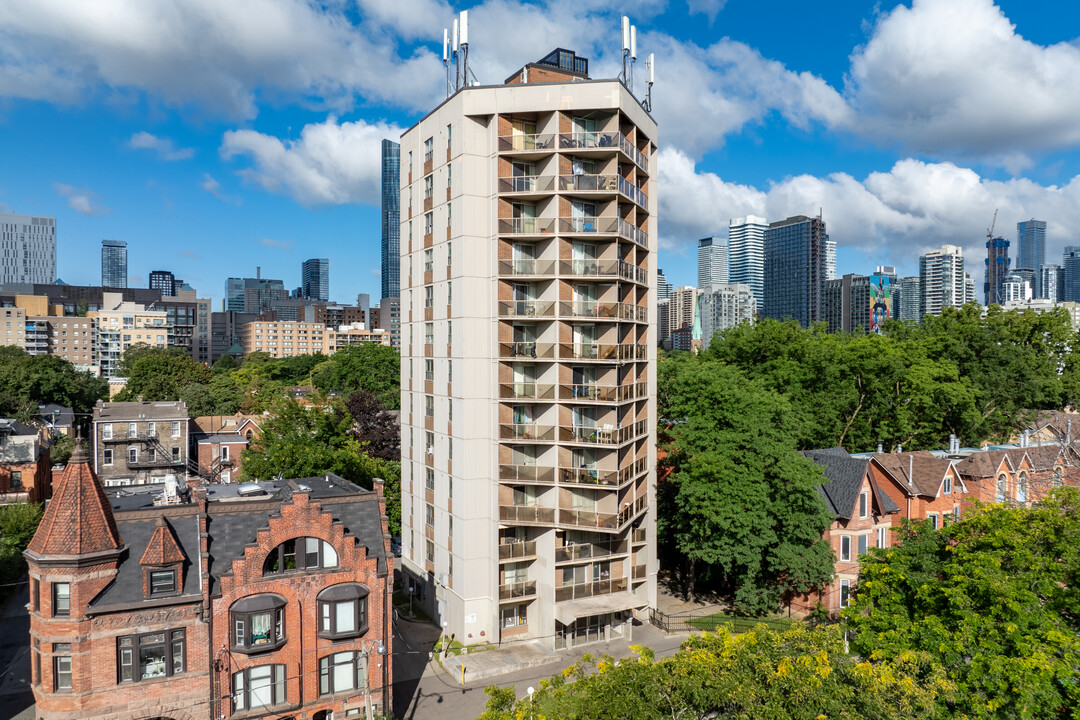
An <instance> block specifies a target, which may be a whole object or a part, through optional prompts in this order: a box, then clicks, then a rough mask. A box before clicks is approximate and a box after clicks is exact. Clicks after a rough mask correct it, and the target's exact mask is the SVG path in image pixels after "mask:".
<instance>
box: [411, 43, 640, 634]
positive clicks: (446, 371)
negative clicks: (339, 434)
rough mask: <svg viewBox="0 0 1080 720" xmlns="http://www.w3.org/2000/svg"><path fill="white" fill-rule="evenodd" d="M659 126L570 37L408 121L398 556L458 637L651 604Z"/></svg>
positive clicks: (541, 630)
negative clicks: (593, 73)
mask: <svg viewBox="0 0 1080 720" xmlns="http://www.w3.org/2000/svg"><path fill="white" fill-rule="evenodd" d="M656 132H657V128H656V123H655V122H654V121H653V119H652V118H651V117H650V116H649V114H648V113H647V112H646V111H645V110H644V109H642V106H641V104H640V103H639V102H638V100H637V99H635V97H634V96H633V95H632V94H631V93H630V92H629V91H628V89H627V88H626V87H625V86H624V85H623V83H621V82H620V81H618V80H591V79H590V78H589V77H588V61H587V60H586V59H585V58H580V57H577V56H575V54H574V53H573V52H570V51H567V50H561V49H560V50H556V51H554V52H553V53H551V54H550V55H549V56H547V57H545V58H544V59H542V60H540V61H538V62H535V63H529V64H528V65H526V66H525V67H524V68H522V69H521V70H520V71H518V72H516V73H515V74H514V75H513V76H512V77H510V78H509V79H508V80H507V81H506V83H505V84H504V85H497V86H471V87H466V88H463V89H461V90H459V91H458V92H456V93H454V94H453V95H452V96H451V97H449V98H447V100H446V101H445V102H443V103H442V104H441V105H440V106H439V107H438V108H436V109H435V110H433V111H432V112H431V113H430V114H428V115H427V116H426V117H425V118H423V119H422V120H421V121H420V122H418V123H417V124H416V125H414V126H413V127H411V128H409V130H408V131H406V132H405V134H404V135H403V136H402V138H401V186H402V190H401V193H402V194H401V315H402V317H401V329H402V333H401V352H402V370H401V372H402V393H401V432H402V438H401V440H402V481H401V482H402V535H403V537H402V555H403V558H402V566H403V568H404V570H405V572H406V573H407V575H408V577H409V582H411V584H412V586H413V588H414V591H415V593H416V600H417V602H420V603H422V605H423V606H425V607H426V608H427V610H428V611H429V612H430V613H432V617H433V618H434V619H435V621H436V622H437V623H438V624H440V625H442V626H443V627H445V628H446V633H447V634H452V635H454V636H455V637H456V638H457V639H459V640H461V641H462V642H464V643H466V644H476V643H487V642H503V643H505V642H508V641H523V640H539V641H541V642H543V643H545V644H546V645H548V646H550V647H554V648H556V649H559V648H564V647H570V646H575V645H581V644H584V643H588V642H594V641H597V640H604V639H611V638H615V637H619V636H623V637H626V636H628V635H629V634H630V632H631V624H630V623H631V619H632V617H634V616H635V615H636V617H637V618H638V619H639V620H641V619H646V616H645V612H646V609H647V608H649V607H651V606H654V605H655V598H656V568H657V564H656V534H655V527H656V522H655V519H656V364H655V353H656V349H655V348H656V337H655V333H656V293H655V288H656V247H657V234H656V195H655V193H654V192H652V189H651V185H652V182H653V181H652V179H653V178H655V177H656V160H655V158H656Z"/></svg>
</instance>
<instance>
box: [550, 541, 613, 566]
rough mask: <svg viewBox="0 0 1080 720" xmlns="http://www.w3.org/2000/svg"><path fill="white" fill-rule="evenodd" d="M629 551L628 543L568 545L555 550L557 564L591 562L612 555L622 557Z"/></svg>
mask: <svg viewBox="0 0 1080 720" xmlns="http://www.w3.org/2000/svg"><path fill="white" fill-rule="evenodd" d="M626 551H627V546H626V542H625V541H624V542H597V543H581V544H580V545H566V546H564V547H557V548H555V562H572V561H575V560H589V559H591V558H602V557H608V556H610V555H620V554H622V553H625V552H626Z"/></svg>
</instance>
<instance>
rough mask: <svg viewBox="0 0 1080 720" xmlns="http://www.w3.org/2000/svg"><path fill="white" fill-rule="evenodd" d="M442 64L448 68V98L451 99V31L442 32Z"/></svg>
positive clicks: (446, 29) (445, 29) (444, 30)
mask: <svg viewBox="0 0 1080 720" xmlns="http://www.w3.org/2000/svg"><path fill="white" fill-rule="evenodd" d="M442 64H443V67H445V68H446V96H447V97H450V95H451V91H450V30H449V29H448V28H443V30H442Z"/></svg>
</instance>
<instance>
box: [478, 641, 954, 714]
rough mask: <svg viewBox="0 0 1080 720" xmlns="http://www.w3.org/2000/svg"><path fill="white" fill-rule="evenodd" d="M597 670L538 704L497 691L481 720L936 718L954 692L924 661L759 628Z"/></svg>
mask: <svg viewBox="0 0 1080 720" xmlns="http://www.w3.org/2000/svg"><path fill="white" fill-rule="evenodd" d="M638 653H639V654H638V657H637V658H630V659H625V660H620V661H618V662H615V661H613V660H612V659H611V658H608V657H604V658H601V659H600V661H599V662H593V661H592V659H591V658H589V657H588V656H586V658H584V659H583V660H582V661H581V662H579V663H576V664H574V665H572V666H570V667H569V668H567V669H566V670H564V671H563V672H562V674H560V675H555V676H554V677H552V678H551V679H550V680H545V681H541V682H540V683H539V688H538V690H537V691H536V693H535V694H533V695H532V697H531V698H529V697H526V698H523V699H521V700H518V701H515V697H514V690H513V688H506V689H500V688H496V687H490V688H488V689H487V690H486V691H485V692H486V693H487V694H488V696H489V699H488V703H487V710H486V711H485V712H484V714H483V715H482V716H481V717H480V720H519V719H520V718H527V717H533V718H536V719H537V720H661V719H666V720H691V719H694V720H705V719H706V718H709V719H715V720H726V719H730V720H735V719H736V718H737V719H738V720H822V719H823V718H847V719H849V720H855V719H857V718H873V719H874V720H891V719H894V718H895V719H896V720H901V718H903V719H904V720H908V719H909V718H913V717H919V718H937V717H942V715H940V713H939V706H938V699H939V697H942V696H946V695H948V694H949V693H950V692H951V687H950V684H949V683H948V681H947V680H946V679H945V678H944V676H943V675H942V673H941V672H940V671H935V670H934V669H932V668H928V667H927V665H928V662H927V655H926V654H925V653H909V655H908V656H906V657H904V658H902V659H898V660H895V661H888V662H868V661H865V660H859V659H857V658H854V657H852V656H850V655H847V654H845V652H844V641H843V638H842V636H841V634H840V631H839V629H837V628H835V627H832V628H817V629H813V630H809V629H805V628H801V627H795V628H793V629H792V630H790V631H787V632H783V633H779V632H773V631H769V630H766V629H764V628H763V627H760V626H759V628H758V629H757V630H753V631H750V632H747V633H744V634H741V635H734V636H733V635H731V634H729V633H728V632H727V631H726V630H721V631H720V632H719V634H716V635H712V634H708V633H706V634H703V635H693V636H691V637H690V638H689V639H687V640H686V641H685V642H684V643H683V645H682V648H681V649H680V650H679V651H678V652H677V653H675V654H674V655H672V656H671V657H667V658H663V659H661V660H658V661H657V660H654V658H653V655H652V652H651V651H649V650H647V649H638Z"/></svg>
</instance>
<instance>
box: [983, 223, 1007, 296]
mask: <svg viewBox="0 0 1080 720" xmlns="http://www.w3.org/2000/svg"><path fill="white" fill-rule="evenodd" d="M1009 244H1010V243H1009V241H1008V240H1006V239H1005V238H1003V237H996V238H990V239H989V240H987V241H986V260H984V261H983V262H984V263H985V264H986V282H984V283H983V297H984V304H985V305H987V306H989V305H991V304H993V303H997V304H998V305H1000V304H1001V303H1003V302H1005V288H1004V285H1005V276H1006V275H1008V274H1009V273H1010V272H1011V271H1012V263H1011V259H1010V258H1009Z"/></svg>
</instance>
